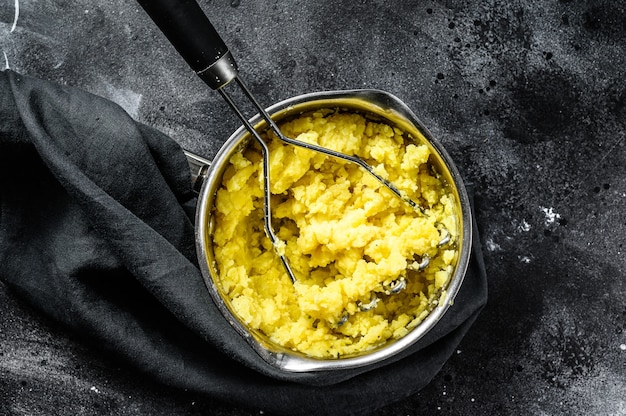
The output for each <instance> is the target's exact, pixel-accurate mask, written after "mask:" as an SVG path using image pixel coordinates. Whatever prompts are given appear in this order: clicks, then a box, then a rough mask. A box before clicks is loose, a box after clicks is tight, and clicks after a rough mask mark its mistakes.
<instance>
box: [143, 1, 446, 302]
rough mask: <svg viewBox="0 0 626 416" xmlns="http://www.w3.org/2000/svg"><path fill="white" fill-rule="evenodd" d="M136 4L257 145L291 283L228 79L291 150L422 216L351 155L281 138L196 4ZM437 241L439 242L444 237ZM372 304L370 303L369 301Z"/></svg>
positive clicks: (399, 285) (395, 287)
mask: <svg viewBox="0 0 626 416" xmlns="http://www.w3.org/2000/svg"><path fill="white" fill-rule="evenodd" d="M138 2H139V4H140V5H141V6H142V7H143V9H144V10H145V11H146V13H147V14H148V15H149V16H150V18H151V19H152V20H153V21H154V23H155V24H156V25H157V26H158V27H159V29H160V30H161V31H162V32H163V34H164V35H165V36H166V37H167V38H168V40H169V41H170V42H171V43H172V45H173V46H174V47H175V48H176V50H177V51H178V52H179V54H180V55H181V56H182V57H183V58H184V59H185V61H187V63H188V64H189V66H190V67H191V68H192V69H193V70H194V71H195V73H196V74H197V75H198V76H199V77H200V79H202V80H203V81H204V82H205V83H206V84H207V85H209V87H211V88H212V89H214V90H217V91H218V92H219V93H220V94H221V95H222V97H223V98H224V100H225V101H226V102H227V103H228V105H229V106H230V107H231V109H232V110H233V111H234V112H235V114H236V115H237V117H238V118H239V119H240V120H241V122H242V123H243V125H244V127H245V129H246V130H247V131H248V132H249V133H250V134H251V135H252V137H254V138H255V140H256V141H257V142H258V143H259V145H260V146H261V151H262V155H263V188H264V205H263V209H264V222H265V231H266V234H267V236H268V238H269V239H270V241H271V242H272V245H273V246H274V248H275V251H276V254H277V255H278V256H279V257H280V260H281V262H282V264H283V265H284V267H285V270H286V272H287V274H288V275H289V277H290V279H291V280H292V282H295V280H296V277H295V275H294V273H293V270H292V269H291V267H290V265H289V261H288V260H287V258H286V257H285V253H284V246H285V243H284V242H283V241H282V240H280V239H279V238H278V236H277V235H276V233H275V232H274V229H273V227H272V213H271V207H270V172H269V149H268V147H267V144H266V143H265V141H264V140H263V138H262V137H261V135H260V134H259V132H258V131H256V129H255V128H254V126H253V125H252V124H251V123H250V121H249V120H248V119H247V118H246V116H245V115H244V114H243V112H242V111H241V110H240V108H239V107H238V105H237V104H236V103H235V102H234V100H233V98H232V97H231V96H230V95H229V94H228V93H227V91H226V90H225V89H224V87H225V86H226V85H229V84H231V82H232V81H234V82H235V83H236V84H237V85H238V86H239V88H240V89H241V91H243V93H244V95H245V97H247V99H248V100H249V102H250V103H252V104H253V106H254V109H255V110H256V111H258V113H259V114H260V115H261V117H262V118H263V119H264V120H265V122H266V123H267V125H268V126H269V128H270V129H271V131H273V132H274V133H275V134H276V136H277V137H278V138H279V139H280V140H281V141H283V142H285V143H287V144H291V145H294V146H299V147H303V148H306V149H309V150H313V151H316V152H320V153H324V154H327V155H329V156H333V157H336V158H339V159H342V160H345V161H348V162H352V163H355V164H357V165H359V166H361V167H362V168H363V169H364V170H365V171H367V172H368V173H369V174H370V175H372V176H373V177H375V178H376V179H377V180H378V181H379V182H380V183H381V184H382V185H384V186H385V187H386V188H388V189H389V190H391V191H392V192H393V194H394V195H396V196H397V197H398V198H400V199H402V200H403V201H404V202H406V203H407V204H409V205H410V206H411V207H412V208H413V209H415V210H417V211H419V212H420V213H422V214H424V215H425V211H424V209H423V208H422V207H421V206H420V205H419V204H417V203H416V202H415V201H413V200H411V199H410V198H409V197H408V196H407V195H406V194H404V193H403V192H401V191H400V190H399V189H398V188H397V187H396V186H394V185H393V184H392V183H391V182H389V181H388V180H387V179H385V178H383V177H382V176H381V175H379V174H378V173H376V172H375V171H374V169H373V168H372V167H371V166H369V165H368V164H367V163H366V162H365V161H363V160H362V159H360V158H358V157H356V156H352V155H347V154H344V153H340V152H336V151H334V150H332V149H328V148H325V147H321V146H318V145H315V144H310V143H305V142H302V141H298V140H294V139H292V138H289V137H286V136H285V135H284V134H283V133H282V132H281V131H280V128H279V127H278V126H277V124H276V123H275V122H274V120H272V118H271V117H270V115H269V114H268V113H267V111H266V110H265V109H264V108H263V107H262V106H261V105H260V104H259V102H258V101H257V100H256V98H255V97H254V96H253V94H252V93H251V91H250V90H249V89H248V87H247V86H246V84H245V83H244V81H243V80H242V78H241V76H239V74H238V68H237V64H236V63H235V60H234V58H233V55H232V54H231V52H230V51H229V50H228V47H227V46H226V44H225V43H224V41H223V40H222V38H221V37H220V35H219V34H218V33H217V31H216V30H215V28H214V27H213V25H212V24H211V22H210V21H209V19H208V18H207V16H206V15H205V14H204V12H203V11H202V9H201V8H200V6H199V5H198V3H197V2H196V0H138ZM444 234H445V233H444ZM443 239H445V236H444V237H443ZM442 241H443V240H442ZM404 287H405V283H404V282H403V281H402V280H399V281H397V282H394V283H393V284H392V286H391V288H390V289H389V290H390V291H391V292H392V293H396V292H398V291H400V290H402V289H404ZM372 302H375V300H373V301H372ZM372 302H370V303H368V304H365V305H363V307H362V309H363V310H366V309H371V308H372V307H373V306H374V305H375V303H372Z"/></svg>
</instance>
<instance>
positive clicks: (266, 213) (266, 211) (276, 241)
mask: <svg viewBox="0 0 626 416" xmlns="http://www.w3.org/2000/svg"><path fill="white" fill-rule="evenodd" d="M234 80H235V82H236V83H237V85H238V86H239V88H241V90H242V91H243V92H244V94H245V95H246V97H247V98H248V100H250V102H251V103H252V104H253V105H254V108H255V109H256V110H257V111H258V114H260V115H261V117H262V118H263V119H264V120H265V122H266V123H267V124H268V126H269V127H270V129H271V130H272V131H273V132H274V133H275V134H276V136H277V137H278V138H279V139H280V140H281V141H283V142H285V143H287V144H290V145H294V146H298V147H302V148H305V149H308V150H312V151H315V152H319V153H324V154H326V155H329V156H333V157H336V158H339V159H342V160H345V161H348V162H352V163H355V164H357V165H359V166H360V167H362V168H363V169H365V171H367V172H368V173H369V174H370V175H372V176H373V177H374V178H376V179H377V180H378V181H379V182H380V183H381V184H383V185H384V186H385V187H386V188H387V189H389V190H390V191H391V192H393V193H394V195H396V196H397V197H398V198H400V199H401V200H402V201H404V202H406V203H407V204H409V205H410V206H411V207H412V208H413V209H415V210H416V211H418V212H420V213H421V214H424V215H425V211H424V209H423V208H422V207H421V206H420V205H419V204H417V203H416V202H415V201H413V200H412V199H410V198H409V197H408V196H406V194H404V193H402V192H401V191H400V190H398V188H396V187H395V186H394V185H393V184H392V183H391V182H389V181H388V180H387V179H385V178H383V177H382V176H380V175H379V174H377V173H376V172H375V171H374V169H373V168H372V167H371V166H370V165H369V164H367V163H366V162H365V161H363V160H362V159H361V158H359V157H357V156H352V155H347V154H345V153H341V152H337V151H335V150H332V149H329V148H326V147H322V146H318V145H315V144H311V143H306V142H302V141H299V140H295V139H292V138H290V137H287V136H285V135H284V134H283V133H282V131H281V130H280V128H279V127H278V125H277V124H276V122H274V120H273V119H272V118H271V116H270V115H269V114H268V113H267V111H266V110H265V109H264V108H263V107H262V106H261V105H260V104H259V102H258V101H257V99H256V98H255V97H254V95H253V94H252V92H251V91H250V90H249V89H248V87H247V86H246V84H245V82H243V80H242V79H241V77H239V76H237V77H235V78H234ZM217 91H218V92H219V93H220V95H221V96H222V97H223V98H224V100H225V101H226V102H227V103H228V105H229V106H230V107H231V109H232V110H233V111H234V112H235V114H236V115H237V117H238V118H239V119H240V120H241V122H242V123H243V125H244V127H245V129H246V130H247V131H248V132H249V133H250V134H251V135H252V137H254V138H255V140H256V141H257V142H258V143H259V144H260V146H261V153H262V155H263V194H264V195H263V202H264V204H263V217H264V222H265V231H266V233H267V236H268V238H269V239H270V241H271V242H272V245H273V246H274V248H275V251H276V253H277V254H278V256H279V257H280V260H281V262H282V263H283V266H284V267H285V270H286V272H287V275H289V278H290V279H291V281H292V282H294V283H295V281H296V277H295V275H294V273H293V270H292V269H291V266H290V265H289V261H288V260H287V257H286V256H285V254H284V245H285V243H284V242H283V241H282V240H280V238H278V236H277V235H276V232H275V231H274V228H273V226H272V212H271V201H270V199H271V192H270V162H269V148H268V147H267V143H265V141H264V140H263V138H262V137H261V135H260V134H259V132H258V131H257V130H256V129H255V128H254V126H253V125H252V124H251V123H250V121H248V119H247V118H246V116H245V115H244V114H243V112H242V111H241V110H240V109H239V107H238V106H237V104H236V103H235V102H234V100H233V99H232V97H231V96H230V95H229V94H228V93H227V92H226V91H225V90H224V88H223V87H222V88H218V89H217Z"/></svg>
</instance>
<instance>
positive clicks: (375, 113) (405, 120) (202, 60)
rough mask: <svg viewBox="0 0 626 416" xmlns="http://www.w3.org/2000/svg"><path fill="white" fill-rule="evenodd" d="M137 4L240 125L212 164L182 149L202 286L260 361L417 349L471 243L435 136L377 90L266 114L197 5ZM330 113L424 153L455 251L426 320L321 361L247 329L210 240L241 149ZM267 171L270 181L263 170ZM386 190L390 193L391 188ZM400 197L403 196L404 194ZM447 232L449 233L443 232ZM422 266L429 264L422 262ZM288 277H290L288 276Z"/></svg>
mask: <svg viewBox="0 0 626 416" xmlns="http://www.w3.org/2000/svg"><path fill="white" fill-rule="evenodd" d="M139 2H140V3H141V5H142V6H143V7H144V9H145V10H146V11H147V12H148V14H149V15H150V17H151V18H152V19H153V20H154V21H155V23H157V25H158V26H159V28H160V29H161V30H162V31H163V32H164V34H165V35H166V36H167V37H168V39H169V40H170V41H171V42H172V44H173V45H174V46H175V47H176V49H177V50H178V51H179V53H181V55H182V56H183V58H185V59H186V60H187V62H188V63H189V64H190V66H191V67H192V68H193V69H194V70H195V71H196V73H197V74H198V75H199V76H200V78H201V79H203V80H204V81H205V82H206V83H207V84H208V85H209V86H210V87H211V88H213V89H215V90H217V91H218V92H220V93H221V94H222V95H223V97H224V98H225V99H226V101H227V102H228V104H230V105H231V107H232V108H233V110H234V111H235V113H236V114H237V116H239V119H240V120H241V121H242V123H243V126H242V127H241V128H239V129H238V130H237V131H235V132H234V133H233V134H232V135H231V136H230V138H228V139H227V140H226V141H225V143H224V145H223V146H222V147H221V148H220V150H219V151H218V152H217V154H216V155H215V157H214V158H213V159H212V160H208V159H206V158H203V157H201V156H198V155H196V154H193V153H191V152H186V154H187V158H188V160H189V164H190V167H191V170H192V179H193V181H194V189H195V190H196V191H197V192H198V202H197V210H196V218H195V222H196V249H197V255H198V260H199V264H200V268H201V271H202V275H203V278H204V280H205V283H206V288H207V290H208V291H209V293H210V294H211V297H212V299H213V301H214V302H215V304H216V305H217V307H218V308H219V310H220V311H221V313H222V314H223V316H224V317H225V318H226V319H227V321H228V322H229V323H230V324H231V325H232V327H233V328H234V329H235V330H236V331H237V332H238V333H239V334H240V335H241V337H242V339H243V340H245V342H247V343H248V344H249V345H250V346H251V347H252V348H253V349H254V351H256V353H258V354H259V356H260V357H262V358H263V359H264V360H265V361H266V362H267V363H269V364H270V365H272V366H274V367H276V368H278V369H279V370H281V371H286V372H307V371H335V370H342V369H348V368H356V367H362V366H367V365H371V364H374V363H379V362H381V361H384V360H387V359H390V358H392V357H394V356H395V355H397V354H398V353H400V352H401V351H405V350H406V349H408V348H410V347H411V346H413V345H415V344H416V343H417V342H418V341H419V340H420V339H422V338H423V337H424V336H425V335H426V334H427V333H428V332H429V331H430V330H431V329H432V328H434V327H435V326H436V325H437V323H438V322H439V321H440V320H441V319H442V318H443V317H444V315H445V314H446V312H447V311H448V310H449V309H450V308H451V307H454V306H453V305H454V300H455V297H456V295H457V293H458V292H459V289H460V288H461V285H462V282H463V278H464V276H465V273H466V270H467V267H468V263H469V258H470V252H471V245H472V225H471V224H472V218H471V210H470V203H469V198H468V195H467V192H466V189H465V186H464V184H463V181H462V178H461V176H460V174H459V172H458V169H457V168H456V166H455V164H454V162H453V160H452V158H451V157H450V156H449V154H448V153H447V152H446V150H445V149H444V147H443V146H442V145H441V143H440V142H439V141H438V140H437V139H436V138H434V137H433V136H432V134H431V133H430V132H429V131H428V129H427V128H426V126H424V124H423V123H422V122H421V121H420V120H419V119H418V118H417V117H416V116H415V114H414V113H413V112H412V111H411V110H410V109H409V107H408V106H407V105H406V104H405V103H403V102H402V101H401V100H400V99H398V98H397V97H395V96H393V95H392V94H389V93H387V92H384V91H380V90H368V89H361V90H346V91H322V92H315V93H309V94H304V95H300V96H297V97H293V98H289V99H287V100H284V101H281V102H279V103H276V104H274V105H272V106H270V107H269V108H267V109H266V108H263V107H261V106H260V105H259V104H258V103H257V102H256V100H255V99H254V97H252V96H251V94H250V92H249V90H248V89H247V87H246V86H245V85H244V84H243V83H242V81H241V80H240V77H239V76H238V73H237V67H236V65H235V63H234V60H233V58H232V55H231V54H230V52H229V51H228V48H226V46H225V45H224V43H223V41H222V40H221V38H220V37H219V36H218V35H217V33H216V32H215V30H214V28H213V27H212V26H211V24H210V22H209V21H208V19H207V18H206V16H205V15H204V14H203V12H202V10H201V9H200V8H199V7H198V5H197V4H196V3H195V1H194V0H140V1H139ZM231 81H235V82H236V83H237V84H239V85H240V86H241V87H242V89H243V90H244V92H245V93H246V95H247V96H248V97H249V98H250V99H251V100H252V101H253V102H254V104H255V106H256V108H257V109H258V112H259V113H258V114H257V115H255V116H254V117H252V118H247V117H244V116H243V114H242V113H241V112H240V110H239V109H238V107H237V106H236V105H235V104H234V103H233V101H232V99H231V98H230V96H229V95H228V94H227V93H226V92H225V90H226V88H225V87H226V86H228V85H229V84H231ZM233 83H234V82H233ZM329 110H330V111H335V112H342V113H354V114H359V115H362V116H363V117H365V118H366V119H367V120H371V121H374V122H376V123H383V124H386V125H388V126H390V127H391V128H392V129H397V130H398V131H401V132H403V135H404V137H407V138H410V139H411V141H413V142H415V144H418V145H424V146H426V147H427V148H428V151H429V153H430V156H429V160H428V166H429V169H431V170H432V171H433V175H436V176H437V177H439V178H441V179H442V181H443V182H445V184H446V191H447V192H448V193H449V194H450V199H451V200H452V201H453V202H452V203H453V204H454V211H455V212H456V222H455V228H456V229H455V230H454V231H455V232H454V241H453V245H454V246H453V250H450V251H451V252H452V251H454V253H455V254H454V259H453V261H452V262H451V263H450V270H449V275H448V277H447V278H446V281H445V284H444V285H443V287H441V289H440V290H439V291H438V293H437V298H436V299H431V301H430V303H429V305H430V307H429V308H428V310H427V313H426V314H425V316H423V317H422V318H420V320H419V323H417V324H416V325H414V326H412V327H411V328H410V329H408V330H407V331H405V332H406V333H402V334H401V335H400V336H397V337H391V338H390V339H389V340H387V341H385V342H382V343H380V344H378V345H372V346H371V347H368V348H367V349H364V350H362V351H356V352H352V353H350V354H345V355H340V356H333V357H318V356H313V355H311V354H307V353H305V352H301V351H298V350H296V349H294V348H291V347H285V346H283V345H282V344H281V343H280V342H277V341H276V339H275V338H271V337H270V336H268V335H267V334H265V333H264V332H262V331H261V330H259V329H255V328H253V327H251V326H250V325H249V324H247V323H246V322H247V321H246V319H244V318H243V317H242V316H241V314H240V313H238V312H237V308H236V307H235V305H234V304H233V300H232V299H231V298H230V297H229V296H228V294H227V293H226V292H227V290H226V289H225V288H224V284H223V281H224V276H221V275H220V268H219V267H218V260H217V259H216V253H215V243H214V241H215V237H216V236H215V223H216V217H217V214H216V211H217V210H216V196H217V194H218V190H220V188H221V187H222V186H223V178H224V175H225V173H226V171H227V169H228V166H229V164H230V162H231V160H232V159H233V157H235V156H236V155H238V154H241V153H242V152H245V149H247V148H249V146H253V145H256V146H261V147H263V149H265V151H264V154H265V155H267V148H266V144H265V141H266V135H267V134H274V135H278V136H281V135H282V134H281V132H280V130H279V127H278V126H279V125H281V124H282V123H284V122H286V121H289V120H293V119H296V118H298V117H300V116H302V115H304V114H311V113H313V112H316V111H329ZM287 140H290V139H287ZM290 144H291V143H290ZM298 145H301V144H298ZM305 147H306V146H305ZM313 150H315V149H313ZM265 167H266V168H267V166H265ZM264 171H265V174H266V175H267V176H268V177H269V174H268V173H267V169H264ZM383 181H384V179H383ZM390 189H392V190H393V186H391V187H390ZM266 194H267V195H269V191H267V190H266ZM397 194H398V196H399V197H401V198H403V195H402V193H400V192H398V193H397ZM269 199H270V198H269V196H268V198H267V200H268V201H266V202H267V204H266V211H268V212H266V220H267V218H268V216H269V214H270V212H269V211H270V209H269ZM444 231H446V230H445V228H444ZM448 231H451V230H448ZM266 232H267V233H268V236H271V235H272V230H271V221H269V220H268V221H267V226H266ZM270 239H271V238H270ZM444 239H445V236H444ZM272 241H273V242H274V240H272ZM447 241H448V240H446V242H447ZM442 243H443V242H442ZM274 246H276V250H275V251H276V253H275V254H276V255H278V256H280V257H281V259H283V260H284V251H281V249H280V248H279V244H277V243H275V244H274ZM292 260H293V259H292ZM421 260H427V259H421ZM283 263H286V262H285V261H284V262H283ZM422 263H424V261H422ZM285 265H286V266H287V264H285ZM421 267H422V266H419V268H418V269H416V270H418V272H419V269H421ZM423 267H426V266H425V265H423ZM291 277H292V280H295V279H293V277H294V276H293V274H292V275H291ZM400 283H402V285H400V284H398V285H397V286H396V287H394V288H393V289H392V290H391V292H394V293H395V291H397V290H398V291H399V290H402V289H403V288H404V287H405V286H404V285H405V284H406V282H404V281H403V282H400ZM392 295H393V294H392ZM373 305H375V302H373ZM372 307H373V306H372ZM361 309H362V310H363V311H364V312H367V310H368V309H369V307H361ZM344 324H345V320H344V319H338V321H337V322H335V323H334V325H335V326H336V327H337V328H340V327H341V325H344ZM338 330H339V329H338Z"/></svg>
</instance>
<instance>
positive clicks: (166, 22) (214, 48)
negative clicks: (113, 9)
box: [137, 0, 237, 89]
mask: <svg viewBox="0 0 626 416" xmlns="http://www.w3.org/2000/svg"><path fill="white" fill-rule="evenodd" d="M137 2H138V3H139V4H140V5H141V7H142V8H143V9H144V10H145V11H146V13H147V14H148V16H150V18H151V19H152V20H153V21H154V23H155V24H156V25H157V27H158V28H159V29H160V30H161V32H163V34H164V35H165V37H166V38H167V39H168V40H169V41H170V43H171V44H172V45H173V46H174V48H176V50H177V51H178V53H179V54H180V55H181V56H182V57H183V58H184V59H185V61H187V63H188V64H189V66H190V67H191V69H193V70H194V71H195V72H196V74H198V76H200V78H202V79H203V80H204V81H205V82H206V83H207V84H209V86H210V87H211V88H213V89H218V88H221V87H222V86H224V85H226V84H227V83H228V82H230V81H231V80H232V79H234V78H235V77H236V76H237V65H236V64H235V61H234V59H233V57H232V55H231V53H230V52H229V50H228V47H227V46H226V44H225V43H224V41H223V40H222V38H221V37H220V35H219V34H218V33H217V31H216V30H215V28H214V27H213V25H212V24H211V22H210V21H209V19H208V17H207V16H206V14H205V13H204V11H202V9H201V8H200V6H199V5H198V3H197V2H196V0H137Z"/></svg>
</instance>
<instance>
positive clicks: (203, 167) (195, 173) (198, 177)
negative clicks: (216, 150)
mask: <svg viewBox="0 0 626 416" xmlns="http://www.w3.org/2000/svg"><path fill="white" fill-rule="evenodd" d="M183 152H184V153H185V156H186V157H187V163H189V168H190V169H191V186H192V189H193V192H194V193H195V194H196V195H197V194H199V193H200V190H201V189H202V185H203V184H204V180H205V179H206V176H207V171H208V170H209V166H211V161H210V160H208V159H205V158H203V157H202V156H198V155H197V154H195V153H192V152H189V151H187V150H183Z"/></svg>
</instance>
